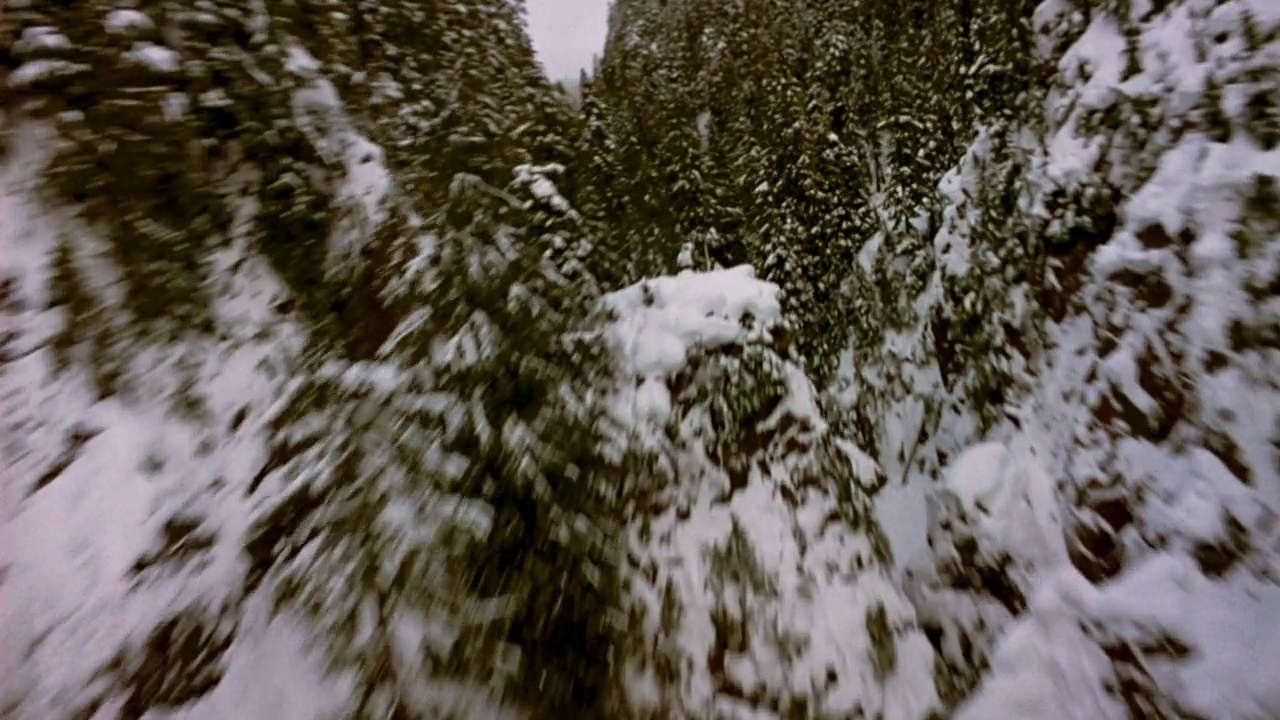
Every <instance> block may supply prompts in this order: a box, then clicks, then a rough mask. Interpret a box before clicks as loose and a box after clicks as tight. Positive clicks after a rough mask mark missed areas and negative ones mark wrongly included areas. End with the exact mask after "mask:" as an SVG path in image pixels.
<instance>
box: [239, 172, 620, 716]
mask: <svg viewBox="0 0 1280 720" xmlns="http://www.w3.org/2000/svg"><path fill="white" fill-rule="evenodd" d="M522 196H523V191H522V189H521V188H520V187H519V186H518V184H513V185H512V186H511V187H509V188H508V189H506V190H499V189H497V188H494V187H492V186H490V185H488V184H487V183H485V182H484V181H483V180H482V179H480V178H478V177H476V176H473V175H459V176H457V177H456V178H455V179H454V182H453V183H452V188H451V194H450V197H449V199H448V202H447V203H446V204H445V205H444V206H443V207H442V208H440V210H439V211H438V212H436V213H435V214H434V215H432V216H431V217H430V218H429V219H428V220H427V222H426V223H425V225H424V227H422V228H421V231H422V232H423V233H425V235H424V236H423V237H429V238H430V241H429V244H428V245H422V244H420V243H419V239H415V238H411V237H405V236H402V237H400V238H399V239H398V240H397V241H396V243H395V244H394V246H393V248H392V254H393V255H394V256H397V257H400V258H401V260H402V261H403V262H402V264H401V266H400V267H402V268H404V269H405V270H404V272H402V273H400V274H399V275H398V277H397V278H393V279H392V282H390V283H388V284H387V285H386V287H385V291H384V294H383V302H384V305H385V307H386V308H390V309H391V310H392V311H395V312H398V313H403V314H400V315H398V317H399V322H398V324H397V325H398V326H397V327H396V328H395V330H394V332H392V333H391V334H390V338H389V339H388V341H387V342H386V343H385V344H384V345H383V346H382V347H381V348H380V349H378V350H377V351H376V352H375V353H374V354H375V355H376V356H377V357H378V360H377V361H376V362H374V363H372V364H365V363H357V364H355V365H351V364H345V363H344V364H340V365H338V366H336V370H325V369H324V368H319V369H317V370H316V371H314V372H313V373H312V374H311V375H310V379H308V380H307V381H306V383H305V384H304V386H303V387H302V388H301V389H300V390H299V392H298V393H297V394H296V395H295V396H294V399H293V400H292V401H291V402H290V403H288V404H287V405H286V407H285V410H284V412H283V414H282V415H281V416H280V417H279V418H278V420H277V421H276V426H277V437H278V438H279V440H280V441H279V443H278V444H277V446H276V451H275V455H274V457H275V458H276V459H277V460H276V463H275V464H277V465H279V466H280V467H279V468H278V469H279V470H280V472H279V474H278V475H277V476H276V477H277V478H278V480H279V481H283V482H284V483H286V484H290V483H291V484H292V485H293V486H292V488H291V489H289V490H288V491H287V492H286V493H285V494H284V495H283V496H282V499H281V500H280V501H279V502H278V503H277V504H276V507H279V508H281V511H280V512H274V511H273V512H270V513H268V514H266V515H264V516H263V517H262V518H261V521H260V522H259V524H258V526H257V527H258V530H257V531H255V533H254V535H253V537H255V538H261V540H256V541H253V542H251V546H252V547H254V548H256V549H255V550H254V554H256V555H257V556H258V557H260V558H261V560H259V561H258V563H259V565H261V566H262V567H263V568H264V570H265V569H267V568H271V567H274V568H275V570H274V571H272V572H273V573H274V576H275V577H277V579H278V582H279V586H280V588H281V589H282V596H281V599H282V600H283V601H285V602H287V603H289V604H290V605H293V606H295V607H299V608H301V609H304V610H307V611H308V612H309V613H310V614H312V615H313V616H314V617H315V618H316V620H317V621H319V622H321V623H325V624H330V623H332V624H334V625H335V626H336V627H337V628H338V630H337V631H336V632H335V633H334V635H333V640H332V642H331V645H332V647H331V653H330V654H331V656H332V657H333V658H334V662H335V668H337V669H348V670H349V669H355V670H356V671H357V672H358V673H359V679H360V683H361V686H362V687H363V688H365V689H366V690H367V693H368V697H369V700H368V702H369V705H368V707H366V708H364V709H362V710H361V713H363V714H360V715H358V716H359V717H365V716H373V715H374V714H375V713H376V712H379V711H380V710H379V708H382V709H383V710H385V706H384V705H385V701H384V700H381V699H380V698H383V697H384V696H385V697H395V696H397V694H399V693H401V692H402V690H403V688H405V687H408V686H411V685H412V684H413V683H420V682H422V681H424V680H425V679H426V677H427V676H430V675H450V676H455V677H458V678H462V679H470V680H477V681H484V680H487V679H488V678H489V677H490V676H492V675H494V674H495V673H497V674H498V676H499V681H500V684H502V685H503V686H504V687H505V688H506V691H507V694H508V697H509V698H510V699H511V700H512V701H514V702H516V703H518V704H520V705H523V706H526V707H528V708H529V709H530V710H531V711H533V712H535V713H536V715H537V716H552V715H555V714H564V713H570V714H574V713H581V712H588V714H591V715H593V716H598V714H599V713H601V712H603V711H604V709H605V708H607V707H609V705H610V703H611V702H612V701H611V699H610V698H611V697H612V693H611V692H610V690H609V688H610V684H611V683H612V681H613V678H612V676H611V674H610V669H609V657H610V655H609V654H610V651H611V648H612V646H613V637H614V636H615V635H616V633H617V632H618V630H617V629H616V628H615V627H614V625H613V623H614V609H615V608H616V607H617V606H618V596H617V593H618V588H617V587H616V585H617V580H616V579H615V575H614V572H615V571H614V569H613V568H614V567H615V566H616V563H617V548H616V547H615V546H614V543H615V542H616V541H615V540H614V539H613V538H615V537H616V530H614V529H613V528H616V525H617V523H618V521H619V518H618V517H617V515H616V509H615V503H614V499H613V498H614V497H615V495H614V493H615V489H616V487H617V486H618V484H619V483H620V482H621V480H622V478H621V476H620V474H619V473H618V472H617V471H616V470H615V469H614V468H612V467H611V466H610V465H609V464H607V463H605V462H604V461H603V460H601V459H600V458H599V457H598V455H597V452H596V448H597V446H598V443H599V432H600V430H599V420H600V418H599V412H598V411H597V410H595V409H593V407H592V405H591V403H590V401H589V400H588V398H587V397H586V396H585V395H584V394H583V393H584V387H589V386H590V383H591V381H592V378H601V379H604V372H605V368H604V366H602V365H600V364H599V363H600V361H601V360H602V357H603V356H601V355H600V353H599V350H598V349H593V348H590V347H581V346H575V345H569V344H566V341H565V339H564V338H565V333H566V332H567V331H569V330H571V329H573V328H574V327H576V326H577V325H578V324H579V323H580V322H582V320H583V316H582V312H583V311H584V310H585V309H586V308H589V307H590V302H589V300H590V298H591V297H593V296H594V292H595V291H594V290H593V289H592V285H591V282H590V278H589V277H588V276H585V275H580V274H579V275H577V276H576V279H570V277H569V276H567V275H566V273H564V272H561V269H569V268H570V266H571V265H572V263H571V262H568V260H566V261H564V262H561V263H560V264H558V265H557V264H556V263H552V262H549V261H548V259H547V253H548V252H552V253H554V251H555V247H556V245H557V239H559V240H563V239H564V237H565V235H566V234H567V233H568V232H569V226H572V225H573V224H574V221H573V220H572V218H571V217H565V216H563V215H561V216H559V217H557V216H556V213H555V212H554V211H552V210H549V209H546V208H542V207H541V206H540V205H539V203H537V202H535V201H529V202H525V201H523V200H522V199H521V197H522ZM552 228H555V229H558V230H559V232H552V230H551V229H552ZM569 237H570V238H573V237H574V236H573V235H569ZM571 244H572V243H571ZM413 253H418V254H417V255H414V254H413ZM331 367H333V366H331ZM379 377H384V378H386V379H384V380H378V378H379ZM388 383H389V384H388ZM433 458H434V459H433ZM271 469H274V468H271V467H269V468H267V470H271ZM264 477H265V476H264ZM285 508H294V510H291V511H288V512H286V511H285ZM450 508H457V509H450ZM392 518H395V519H394V521H393V520H392ZM468 518H470V520H468ZM483 518H488V519H487V520H484V519H483ZM405 523H407V525H405ZM405 527H417V528H422V532H418V533H409V534H406V530H405V529H404V528H405ZM477 527H485V528H487V529H482V530H477V529H476V528H477ZM307 538H311V542H313V543H316V547H317V548H318V549H319V550H318V553H312V554H310V555H307V556H298V555H294V554H292V551H290V550H289V548H290V547H294V548H301V547H303V546H305V544H306V542H307V540H306V539H307ZM389 563H390V568H388V569H386V570H379V568H386V567H388V564H389ZM361 568H365V569H363V570H362V569H361ZM335 572H337V573H340V574H341V576H342V577H344V578H346V582H345V583H344V584H345V585H346V586H347V587H348V593H350V595H351V596H352V598H351V599H350V600H349V601H343V602H335V601H334V600H333V599H332V598H329V599H326V595H325V592H326V591H325V590H324V588H325V587H327V583H328V582H330V579H331V578H332V577H333V573H335ZM384 577H386V578H390V580H389V581H388V580H387V579H383V578H384ZM364 602H369V603H373V606H375V607H376V608H378V610H377V613H376V616H377V618H381V619H380V620H375V621H374V625H375V626H376V627H375V630H374V631H373V634H372V638H373V639H372V640H366V641H363V642H362V641H361V639H360V638H361V636H360V634H359V633H357V632H356V631H355V629H354V628H355V627H357V626H358V625H359V616H360V613H361V612H363V606H362V603H364ZM402 616H406V617H413V616H418V617H427V618H431V619H432V620H435V621H440V622H445V623H447V624H448V625H449V626H451V627H453V628H454V629H456V631H457V632H458V633H459V634H458V636H457V637H456V640H455V641H454V642H453V643H451V644H450V645H448V646H446V647H441V648H439V649H438V650H436V651H435V654H434V655H431V656H430V661H429V662H428V663H427V665H425V666H423V667H418V668H415V667H403V666H402V665H398V664H397V662H396V660H395V658H394V657H393V655H394V653H393V652H392V650H391V648H392V644H393V643H394V642H395V640H394V632H393V629H392V628H393V625H394V623H395V620H396V618H398V617H402ZM379 638H381V639H379ZM369 643H372V644H369ZM503 658H505V659H503ZM511 658H514V659H515V660H514V662H508V660H509V659H511ZM396 702H402V703H405V704H404V706H403V707H401V711H402V712H427V713H428V714H430V712H433V711H429V710H427V709H424V708H420V707H416V706H414V705H413V703H412V701H410V700H401V701H396ZM379 703H384V705H380V704H379Z"/></svg>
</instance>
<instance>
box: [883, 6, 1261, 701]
mask: <svg viewBox="0 0 1280 720" xmlns="http://www.w3.org/2000/svg"><path fill="white" fill-rule="evenodd" d="M1276 10H1277V8H1276V6H1275V5H1274V4H1273V3H1267V2H1252V3H1251V2H1226V3H1217V2H1195V1H1192V2H1183V3H1170V4H1165V7H1164V8H1163V9H1157V8H1155V7H1152V6H1151V5H1150V4H1148V3H1136V2H1135V3H1133V5H1132V8H1131V9H1130V13H1131V14H1130V17H1129V18H1124V24H1126V25H1131V27H1132V28H1136V30H1131V31H1129V32H1127V33H1126V32H1125V31H1124V30H1122V27H1121V23H1120V22H1118V21H1117V19H1116V18H1114V17H1113V16H1110V15H1107V14H1098V15H1095V16H1094V18H1093V19H1092V20H1091V21H1086V20H1085V19H1084V18H1083V17H1082V16H1081V15H1080V14H1079V13H1074V14H1073V12H1072V11H1071V10H1070V8H1069V7H1068V6H1067V5H1066V4H1059V3H1054V2H1049V3H1045V4H1043V5H1041V6H1040V8H1039V10H1038V11H1037V15H1036V21H1037V23H1038V26H1039V27H1040V28H1042V29H1043V30H1042V33H1043V34H1042V37H1043V38H1044V41H1045V43H1046V44H1049V45H1051V44H1052V43H1053V42H1055V41H1060V40H1062V39H1064V38H1065V39H1066V40H1067V41H1068V42H1071V44H1070V46H1069V49H1067V50H1066V52H1065V53H1064V54H1063V55H1062V56H1061V59H1060V60H1059V61H1058V71H1059V82H1058V85H1057V88H1058V89H1056V90H1055V91H1054V92H1053V93H1052V94H1051V96H1050V100H1049V105H1048V107H1047V108H1046V111H1047V116H1048V118H1049V122H1050V134H1049V137H1048V141H1047V143H1045V145H1044V147H1043V150H1041V151H1040V152H1039V153H1038V155H1037V156H1036V157H1035V158H1034V162H1033V163H1032V167H1033V168H1034V169H1033V170H1032V171H1031V175H1030V176H1029V179H1030V188H1031V191H1030V193H1029V202H1030V207H1031V211H1032V212H1040V213H1045V214H1046V215H1047V216H1050V217H1053V220H1052V221H1051V222H1050V224H1049V225H1048V227H1047V232H1049V233H1050V237H1051V238H1052V237H1054V235H1055V234H1057V235H1058V236H1061V237H1064V238H1065V237H1066V236H1067V235H1068V234H1071V236H1072V237H1073V238H1075V237H1086V238H1088V239H1087V240H1085V242H1089V243H1093V247H1087V248H1086V249H1089V250H1092V252H1091V254H1089V255H1088V256H1087V260H1085V261H1083V264H1082V265H1080V266H1079V267H1080V270H1079V272H1080V273H1082V276H1083V279H1082V283H1080V284H1079V289H1078V290H1073V291H1072V295H1071V296H1070V297H1068V298H1067V302H1068V303H1069V304H1068V305H1067V307H1066V308H1065V311H1064V312H1063V313H1062V316H1061V318H1060V320H1058V321H1057V322H1053V323H1052V324H1051V325H1050V328H1049V333H1048V338H1047V341H1046V350H1045V352H1044V353H1043V355H1042V356H1040V357H1039V360H1038V361H1037V362H1035V363H1034V364H1033V365H1031V366H1030V367H1028V368H1026V369H1025V370H1024V371H1023V372H1024V373H1026V372H1030V373H1031V376H1032V379H1031V387H1032V389H1031V390H1030V391H1029V392H1028V393H1027V395H1026V398H1025V400H1021V401H1018V402H1016V403H1014V404H1012V405H1010V406H1009V408H1008V409H1007V410H1006V414H1007V415H1008V416H1009V419H1008V420H1006V421H1005V422H1003V423H1001V424H1000V425H999V426H997V427H996V428H995V429H994V430H993V431H992V432H990V433H989V434H988V436H987V437H988V438H989V439H988V440H986V441H985V442H984V443H982V444H977V445H972V446H970V447H968V448H967V449H964V450H963V451H962V452H959V453H957V454H956V455H955V456H954V459H952V460H951V461H950V462H949V463H948V466H947V467H946V469H945V470H944V472H943V473H942V474H941V477H940V478H939V480H940V482H939V484H938V485H937V486H936V489H934V490H928V489H922V488H921V487H920V485H919V482H920V481H919V480H918V481H916V482H917V484H916V487H915V489H914V490H911V489H907V490H899V491H897V492H898V496H896V497H895V496H890V497H891V499H890V500H888V502H887V503H886V504H885V505H884V506H882V508H881V519H882V522H885V523H893V522H895V521H902V520H904V519H905V515H904V513H903V512H902V507H903V503H902V501H901V497H910V496H911V495H913V494H914V495H915V496H916V497H919V496H920V495H922V494H928V495H929V496H930V497H929V499H928V501H929V505H928V508H929V512H928V523H929V525H928V530H927V534H928V537H929V548H930V549H929V550H925V549H924V548H923V547H922V545H923V543H921V542H919V540H916V539H915V538H912V537H911V536H912V534H913V533H915V534H916V535H917V537H918V535H919V534H920V530H921V528H920V527H919V525H918V519H919V518H920V515H916V516H915V519H916V523H913V527H912V529H910V530H906V529H903V528H901V527H900V528H899V531H898V535H899V536H901V537H904V538H908V539H910V541H911V542H913V544H914V546H915V547H916V554H917V557H916V558H915V560H914V561H913V562H910V563H909V565H910V567H911V570H909V571H908V573H909V574H908V585H909V591H910V592H911V594H912V598H913V601H914V602H915V604H916V607H917V610H918V611H919V613H920V618H921V622H922V623H923V624H924V626H925V627H926V628H927V629H928V631H929V632H930V633H931V634H934V635H935V636H936V637H937V638H938V639H937V640H936V644H937V645H938V647H939V648H940V649H941V653H942V657H943V658H944V659H945V661H946V663H947V665H949V666H950V667H951V668H952V669H953V677H955V678H958V683H959V687H957V688H956V690H955V693H954V694H953V695H952V697H953V698H956V699H958V698H963V697H964V696H965V694H966V693H967V692H968V689H967V686H971V683H974V682H976V683H977V684H976V687H975V688H974V689H973V691H972V692H973V694H972V696H971V697H969V699H968V700H967V702H965V703H964V704H962V705H961V706H960V709H959V712H958V713H957V715H956V717H960V718H990V717H1031V716H1034V717H1043V718H1050V717H1053V718H1064V719H1065V718H1073V719H1074V718H1080V719H1083V718H1090V719H1095V718H1096V719H1101V718H1126V717H1166V718H1214V719H1215V720H1219V719H1221V720H1226V719H1228V718H1240V719H1245V718H1250V719H1253V718H1259V719H1260V718H1271V717H1277V716H1280V693H1277V685H1276V683H1275V678H1276V677H1280V664H1277V663H1276V661H1275V654H1274V653H1273V652H1272V651H1271V648H1272V647H1273V646H1274V643H1275V642H1276V641H1277V640H1280V637H1278V636H1276V634H1275V627H1274V626H1275V623H1274V621H1273V619H1274V618H1275V617H1280V585H1278V584H1277V582H1278V581H1280V574H1278V572H1280V528H1278V527H1277V518H1280V515H1278V514H1277V513H1278V511H1280V456H1277V455H1276V448H1277V447H1278V446H1277V444H1276V443H1277V439H1278V438H1280V424H1277V420H1278V419H1280V418H1278V417H1277V409H1278V408H1280V396H1278V395H1277V392H1278V391H1280V385H1278V384H1277V377H1278V376H1277V371H1278V370H1280V365H1277V362H1280V355H1278V354H1277V353H1278V352H1280V351H1278V350H1277V344H1276V342H1275V334H1274V329H1275V324H1276V320H1277V317H1280V316H1278V315H1277V311H1280V306H1278V305H1277V304H1276V303H1277V295H1276V287H1277V286H1276V281H1277V278H1278V277H1280V264H1278V261H1280V255H1278V254H1277V253H1278V252H1280V242H1277V241H1280V195H1277V192H1276V184H1277V177H1276V169H1277V168H1280V155H1278V154H1277V153H1278V152H1280V151H1278V150H1277V149H1276V147H1277V141H1278V140H1280V135H1277V130H1280V126H1277V125H1276V115H1275V104H1274V102H1275V88H1276V87H1277V86H1278V84H1280V52H1278V51H1280V46H1278V45H1277V44H1276V43H1275V41H1274V39H1275V38H1276V33H1277V32H1278V31H1280V13H1278V12H1276ZM1268 98H1269V99H1268ZM1268 105H1269V107H1268ZM981 151H982V150H981V142H980V144H979V145H977V146H975V152H981ZM976 181H977V180H976V176H975V175H973V174H970V175H968V176H966V175H965V174H964V169H963V167H962V169H961V171H960V172H959V173H957V174H955V175H953V176H951V177H949V178H948V179H947V180H946V181H944V188H943V189H944V192H948V193H950V191H949V190H948V187H947V186H948V184H951V185H958V184H964V183H973V182H976ZM1081 194H1083V197H1084V198H1085V202H1086V203H1089V202H1091V201H1090V200H1089V198H1090V196H1091V194H1092V196H1094V197H1096V196H1098V195H1103V196H1107V197H1109V198H1110V200H1109V201H1108V202H1107V203H1106V204H1105V205H1103V204H1100V203H1093V205H1092V207H1095V208H1100V210H1098V211H1096V213H1095V214H1094V215H1093V216H1092V217H1088V218H1084V217H1080V216H1076V217H1072V216H1070V215H1067V216H1061V215H1052V213H1054V212H1055V206H1054V205H1053V203H1055V202H1057V203H1059V204H1058V205H1057V206H1056V207H1059V208H1060V207H1063V205H1062V204H1061V203H1062V197H1063V196H1064V195H1065V196H1066V197H1081ZM962 195H963V193H956V194H955V195H954V196H953V197H954V201H955V202H956V203H957V204H956V205H955V206H953V209H949V210H948V211H947V213H948V215H947V216H948V217H950V216H951V213H953V212H954V213H957V214H958V213H960V212H962V211H963V209H964V207H965V204H964V202H963V198H962ZM1087 206H1088V205H1086V207H1087ZM1067 207H1070V206H1069V205H1068V206H1067ZM1079 228H1084V229H1085V231H1086V232H1079V231H1078V229H1079ZM936 242H937V244H938V246H939V248H941V249H942V250H943V251H944V252H946V253H948V257H949V258H950V259H949V260H948V262H950V263H953V265H949V266H944V270H943V272H948V271H953V270H954V268H955V267H957V266H956V265H954V263H956V262H960V263H963V262H965V260H964V255H965V254H966V252H967V248H966V247H965V245H964V243H965V242H966V236H965V234H964V233H963V232H955V231H954V230H949V229H947V228H946V227H944V229H943V231H942V232H940V233H939V235H938V238H937V241H936ZM1068 247H1069V246H1068ZM1081 257H1083V256H1080V255H1076V256H1075V257H1074V258H1072V257H1071V256H1070V255H1066V254H1064V255H1063V258H1062V261H1063V262H1064V263H1066V264H1067V267H1068V268H1069V266H1070V263H1072V262H1080V258H1081ZM1060 267H1061V266H1060ZM962 272H963V270H962ZM1068 272H1069V271H1068ZM1063 276H1066V277H1068V278H1069V276H1067V275H1065V274H1064V275H1063ZM1067 282H1071V281H1070V279H1068V280H1067ZM1060 292H1063V293H1066V292H1067V290H1066V289H1065V288H1064V289H1063V290H1061V291H1060ZM944 427H945V423H944ZM941 440H942V441H943V442H946V439H945V438H941ZM935 442H936V441H935ZM952 442H954V441H952ZM953 447H954V446H953ZM952 452H954V451H952ZM908 509H910V510H914V509H915V508H908ZM904 542H905V541H904Z"/></svg>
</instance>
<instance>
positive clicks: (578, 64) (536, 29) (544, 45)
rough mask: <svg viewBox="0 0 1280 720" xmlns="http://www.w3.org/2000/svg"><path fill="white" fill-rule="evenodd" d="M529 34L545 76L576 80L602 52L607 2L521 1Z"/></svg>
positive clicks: (606, 0)
mask: <svg viewBox="0 0 1280 720" xmlns="http://www.w3.org/2000/svg"><path fill="white" fill-rule="evenodd" d="M525 6H526V7H527V8H528V9H529V15H528V17H529V35H530V37H531V38H532V39H533V48H534V50H536V51H537V53H538V60H540V61H541V62H542V66H543V68H545V69H546V71H547V76H548V77H550V78H551V79H552V80H563V79H565V78H572V79H575V80H576V79H577V77H578V71H579V70H581V69H582V68H589V67H591V58H592V57H593V56H595V55H597V54H599V53H600V51H601V50H602V49H604V35H605V19H606V17H607V15H608V12H609V0H525Z"/></svg>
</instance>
